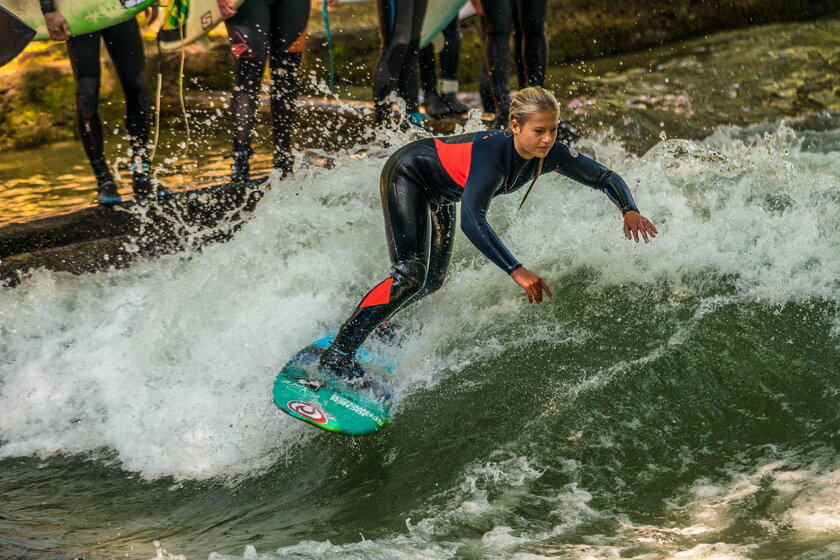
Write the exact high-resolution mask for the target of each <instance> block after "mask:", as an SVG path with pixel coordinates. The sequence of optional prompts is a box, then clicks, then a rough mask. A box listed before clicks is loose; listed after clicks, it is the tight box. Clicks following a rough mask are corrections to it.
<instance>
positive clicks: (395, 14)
mask: <svg viewBox="0 0 840 560" xmlns="http://www.w3.org/2000/svg"><path fill="white" fill-rule="evenodd" d="M376 3H377V7H378V8H379V30H380V36H381V38H382V46H381V50H380V57H379V62H378V63H377V64H376V69H375V70H374V73H373V102H374V107H375V110H376V123H377V124H382V123H384V122H386V121H388V120H389V118H390V115H391V102H390V101H387V100H386V98H387V97H388V96H389V95H390V94H391V92H396V93H397V94H398V95H399V96H400V97H402V98H403V100H405V104H406V113H407V115H405V116H404V118H405V119H406V120H407V121H408V122H410V123H412V124H422V123H423V121H424V120H425V117H424V116H423V115H422V114H421V113H420V108H419V105H418V101H417V97H418V94H419V89H420V87H419V84H418V73H419V65H418V59H419V57H420V31H421V29H422V26H423V18H424V17H425V15H426V4H427V0H377V2H376Z"/></svg>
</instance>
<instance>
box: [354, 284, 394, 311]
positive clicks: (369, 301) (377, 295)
mask: <svg viewBox="0 0 840 560" xmlns="http://www.w3.org/2000/svg"><path fill="white" fill-rule="evenodd" d="M393 283H394V279H393V278H388V279H386V280H385V281H384V282H382V283H381V284H379V285H378V286H377V287H375V288H374V289H372V290H371V291H370V293H369V294H368V295H367V296H366V297H365V299H363V300H362V303H360V304H359V307H370V306H371V305H382V304H383V303H388V302H389V301H391V284H393Z"/></svg>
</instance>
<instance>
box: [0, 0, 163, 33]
mask: <svg viewBox="0 0 840 560" xmlns="http://www.w3.org/2000/svg"><path fill="white" fill-rule="evenodd" d="M154 2H155V0H55V7H56V10H58V11H59V12H61V15H63V16H64V19H66V20H67V25H69V26H70V31H71V34H72V35H84V34H85V33H90V32H92V31H98V30H100V29H105V28H106V27H110V26H112V25H116V24H118V23H122V22H124V21H128V20H129V19H131V18H133V17H134V16H136V15H137V14H138V13H140V12H141V11H143V10H145V9H146V8H148V7H149V6H151V5H152V4H154ZM0 6H2V7H3V8H5V9H6V10H8V11H9V12H11V13H12V14H14V15H15V16H17V17H18V18H20V19H21V20H22V21H23V22H24V23H25V24H26V25H28V26H29V27H31V28H32V29H34V30H35V36H34V37H33V39H32V40H33V41H44V40H47V39H49V38H50V35H49V33H48V32H47V24H46V22H45V21H44V14H42V13H41V5H40V3H39V2H38V0H0Z"/></svg>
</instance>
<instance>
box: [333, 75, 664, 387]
mask: <svg viewBox="0 0 840 560" xmlns="http://www.w3.org/2000/svg"><path fill="white" fill-rule="evenodd" d="M558 118H559V106H558V104H557V100H556V99H555V98H554V95H553V94H552V93H551V92H550V91H547V90H544V89H542V88H541V87H529V88H525V89H522V90H520V91H519V93H517V94H516V96H515V97H514V98H513V100H512V101H511V108H510V130H509V131H500V130H493V131H485V132H476V133H471V134H464V135H461V136H452V137H447V138H424V139H422V140H417V141H415V142H412V143H410V144H408V145H406V146H403V147H402V148H400V149H399V150H397V151H396V152H395V153H394V154H393V155H392V156H391V157H390V158H389V159H388V161H387V162H386V163H385V167H384V168H383V170H382V175H381V178H380V193H381V197H382V208H383V211H384V213H385V233H386V236H387V239H388V250H389V253H390V256H391V264H392V269H391V270H392V272H391V275H390V276H389V277H388V278H386V279H385V280H384V281H383V282H381V283H380V284H379V285H377V286H376V287H375V288H373V289H372V290H371V291H370V292H369V293H368V294H367V295H366V296H365V297H364V298H363V299H362V301H361V303H360V304H359V306H358V307H357V308H356V310H355V311H354V312H353V313H352V314H351V315H350V317H349V318H348V319H347V320H346V321H345V322H344V324H343V325H342V326H341V329H340V330H339V332H338V334H337V335H336V337H335V340H334V341H333V343H332V344H331V345H330V347H329V348H327V349H326V350H325V351H324V354H323V355H322V356H321V360H320V364H321V367H322V368H323V369H326V370H328V371H330V372H331V373H333V374H335V375H339V376H342V377H349V378H353V377H361V376H362V375H364V371H362V369H361V368H360V367H359V365H358V364H357V363H356V361H355V358H354V356H355V353H356V350H357V349H358V348H359V346H361V344H362V343H363V342H364V340H365V339H366V338H367V337H368V335H370V333H371V332H373V331H374V330H375V329H376V328H377V327H378V326H379V325H382V324H383V323H384V322H385V321H386V320H388V319H389V318H390V317H391V316H392V315H393V314H394V313H396V312H397V311H398V310H399V309H401V308H402V307H404V306H405V305H406V304H408V303H410V302H414V301H418V300H419V299H420V298H422V297H424V296H426V295H428V294H430V293H432V292H434V291H435V290H437V289H438V288H440V287H441V285H442V284H443V279H444V275H445V274H446V269H447V266H448V265H449V259H450V257H451V255H452V245H453V241H454V239H455V222H456V220H455V211H456V210H455V209H456V206H455V205H456V203H457V202H459V201H460V202H461V229H462V230H463V232H464V234H465V235H466V236H467V238H468V239H469V240H470V241H471V242H472V243H473V244H474V245H475V246H476V247H477V248H478V250H479V251H481V252H482V253H483V254H484V255H485V256H486V257H487V258H488V259H490V260H491V261H493V262H494V263H495V264H497V265H498V266H499V267H500V268H501V269H502V270H504V271H505V272H507V273H508V274H509V275H510V277H511V279H512V280H513V281H514V282H516V283H517V284H519V286H521V287H522V289H524V290H525V293H526V295H527V296H528V301H530V302H536V303H541V302H542V300H543V294H545V295H547V296H548V297H552V296H551V290H550V289H549V287H548V285H547V284H546V283H545V281H544V280H543V279H542V278H541V277H540V276H539V275H537V274H536V273H534V272H531V271H530V270H528V269H527V268H525V267H524V266H522V264H521V263H520V262H519V261H517V260H516V258H514V256H513V255H512V254H511V253H510V251H508V250H507V248H506V247H505V246H504V244H503V243H502V241H501V240H500V239H499V237H498V236H497V235H496V234H495V232H494V231H493V229H492V228H491V227H490V224H489V223H487V219H486V215H487V210H488V208H489V206H490V201H491V200H492V199H493V197H495V196H497V195H500V194H508V193H511V192H514V191H516V190H518V189H520V188H522V187H523V186H524V185H526V184H527V183H529V182H530V184H531V187H533V185H534V182H535V181H536V179H537V177H539V175H540V174H541V173H543V172H546V171H556V172H558V173H560V174H562V175H565V176H567V177H569V178H571V179H574V180H575V181H578V182H580V183H583V184H584V185H588V186H590V187H592V188H595V189H598V190H600V191H602V192H603V193H604V194H606V195H607V197H608V198H609V199H610V200H611V201H612V202H613V203H614V204H615V205H616V206H617V207H618V208H619V210H621V212H622V213H623V214H624V235H625V236H626V237H627V239H631V238H632V239H634V240H635V241H636V242H638V241H639V238H640V237H641V238H642V239H644V240H645V242H648V241H649V240H650V238H652V237H655V236H656V233H657V231H656V228H655V227H654V225H653V224H652V223H651V222H650V221H649V220H648V219H647V218H645V217H643V216H642V215H641V214H639V210H638V208H637V207H636V203H635V202H634V201H633V197H632V195H631V194H630V189H628V188H627V184H626V183H625V182H624V180H623V179H622V178H621V177H619V176H618V175H617V174H615V173H613V172H612V171H610V170H609V169H607V168H606V167H604V166H603V165H601V164H599V163H598V162H596V161H593V160H591V159H589V158H587V157H585V156H582V155H579V154H578V153H577V152H576V151H574V150H572V149H570V148H569V147H568V146H566V145H565V144H562V143H560V142H557V141H556V138H557V128H558V124H557V123H558ZM531 187H529V188H528V191H527V192H526V193H525V197H527V196H528V192H530V190H531ZM523 202H524V198H523Z"/></svg>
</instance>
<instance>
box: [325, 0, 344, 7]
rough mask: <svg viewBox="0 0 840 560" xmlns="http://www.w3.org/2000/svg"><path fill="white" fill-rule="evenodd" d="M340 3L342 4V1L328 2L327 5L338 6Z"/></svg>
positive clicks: (333, 0) (331, 0)
mask: <svg viewBox="0 0 840 560" xmlns="http://www.w3.org/2000/svg"><path fill="white" fill-rule="evenodd" d="M339 2H341V0H327V5H329V6H338V3H339Z"/></svg>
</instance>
